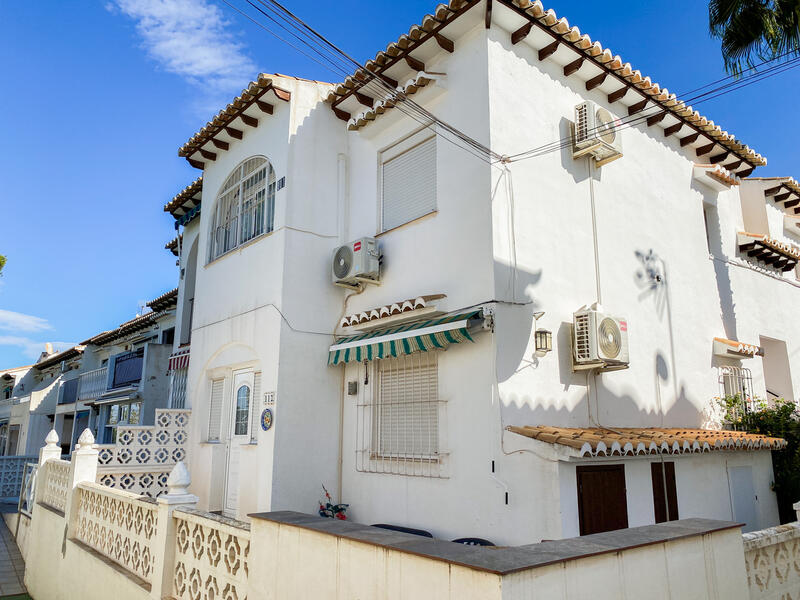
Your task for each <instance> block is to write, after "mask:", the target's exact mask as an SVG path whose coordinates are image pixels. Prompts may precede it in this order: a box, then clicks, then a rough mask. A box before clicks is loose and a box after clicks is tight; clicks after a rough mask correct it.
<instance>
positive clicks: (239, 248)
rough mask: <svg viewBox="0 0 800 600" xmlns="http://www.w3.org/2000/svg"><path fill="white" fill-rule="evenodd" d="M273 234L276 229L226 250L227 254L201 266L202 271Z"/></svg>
mask: <svg viewBox="0 0 800 600" xmlns="http://www.w3.org/2000/svg"><path fill="white" fill-rule="evenodd" d="M275 232H276V229H273V230H272V231H267V232H266V233H262V234H260V235H257V236H256V237H254V238H251V239H249V240H247V241H246V242H245V243H244V244H239V245H238V246H236V247H235V248H231V249H230V250H228V251H227V252H224V253H223V254H220V255H219V256H217V257H216V258H214V259H213V260H210V261H208V262H207V263H206V264H205V265H203V268H204V269H207V268H208V267H210V266H211V265H213V264H215V263H217V262H219V261H221V260H222V259H224V258H228V257H229V256H233V255H234V254H238V253H239V252H241V251H242V250H244V249H245V248H247V247H248V246H252V245H253V244H255V243H256V242H260V241H261V240H263V239H264V238H268V237H270V236H271V235H273V234H274V233H275Z"/></svg>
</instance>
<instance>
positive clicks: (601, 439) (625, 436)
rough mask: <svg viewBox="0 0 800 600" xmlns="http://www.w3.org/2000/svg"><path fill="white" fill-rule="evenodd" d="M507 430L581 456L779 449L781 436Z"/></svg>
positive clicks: (695, 431)
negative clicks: (561, 447)
mask: <svg viewBox="0 0 800 600" xmlns="http://www.w3.org/2000/svg"><path fill="white" fill-rule="evenodd" d="M507 429H508V431H511V432H513V433H517V434H519V435H524V436H525V437H529V438H531V439H534V440H539V441H541V442H547V443H549V444H558V445H560V446H566V447H568V448H572V449H573V450H575V451H576V453H577V454H578V456H581V457H584V456H614V455H618V456H625V455H631V456H633V455H637V454H661V453H664V454H688V453H692V452H709V451H711V450H762V449H766V450H778V449H781V448H785V447H786V441H785V440H783V439H781V438H771V437H767V436H763V435H758V434H755V433H747V432H744V431H726V430H719V431H717V430H712V429H681V428H660V427H615V428H613V429H612V428H607V429H605V428H599V427H551V426H548V425H536V426H525V427H507Z"/></svg>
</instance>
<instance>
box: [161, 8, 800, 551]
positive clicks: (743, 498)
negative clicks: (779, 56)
mask: <svg viewBox="0 0 800 600" xmlns="http://www.w3.org/2000/svg"><path fill="white" fill-rule="evenodd" d="M378 80H380V82H382V83H379V81H378ZM392 90H394V91H392ZM431 115H435V118H436V119H435V121H433V122H432V121H430V120H428V119H430V116H431ZM452 128H455V129H457V130H460V131H461V132H464V133H465V134H466V135H468V136H469V137H470V138H472V139H473V140H475V141H476V142H477V146H478V147H479V149H478V150H475V147H474V146H470V147H469V148H465V146H466V142H464V141H463V140H460V141H459V140H457V139H456V138H455V137H454V136H453V135H452ZM480 147H483V148H490V149H491V153H484V151H483V150H481V149H480ZM179 153H180V155H181V156H184V157H186V158H187V160H188V161H189V162H190V163H191V164H192V165H193V166H195V167H197V168H198V169H202V171H203V173H202V178H201V179H198V180H197V181H195V182H194V183H193V184H191V185H190V186H189V187H187V188H186V190H184V191H183V192H181V193H180V194H178V195H177V196H176V197H175V199H173V201H171V202H170V203H169V204H167V206H166V207H165V210H166V211H168V212H170V213H171V214H172V215H173V216H174V217H175V218H176V219H177V221H176V228H177V229H181V228H182V231H179V236H178V237H177V238H176V239H175V240H174V241H173V242H171V243H170V244H168V247H170V249H174V251H175V252H176V254H178V255H179V265H180V272H181V282H180V287H179V292H178V308H177V315H176V334H175V339H176V342H175V353H174V355H173V359H174V360H176V362H177V361H178V359H180V364H176V365H175V366H176V367H180V368H184V367H185V365H186V361H185V357H186V356H187V355H190V357H191V360H189V361H188V370H187V371H186V374H185V386H186V387H185V389H186V395H185V402H186V404H187V405H188V406H191V408H192V410H193V416H192V434H191V441H192V448H191V451H190V457H191V465H190V470H191V472H192V482H193V483H192V485H193V492H194V493H195V494H197V495H198V496H199V497H200V499H201V500H200V508H203V509H207V510H213V511H223V512H224V513H225V514H228V515H231V516H238V517H244V516H245V515H247V514H248V513H252V512H255V511H266V510H282V509H292V510H299V511H304V512H315V510H316V509H317V501H318V500H319V498H320V496H321V485H323V484H324V485H325V486H326V487H327V488H328V489H329V490H331V492H332V495H333V496H334V497H335V499H338V500H341V501H343V502H347V503H350V508H349V511H348V515H349V518H351V519H354V520H356V521H358V522H363V523H387V524H392V525H399V526H404V527H410V528H417V529H422V530H426V531H428V532H430V533H431V534H433V535H435V536H436V537H440V538H447V539H454V538H465V537H470V538H481V539H484V540H489V541H491V542H494V543H496V544H522V543H531V542H535V541H539V540H542V539H554V538H564V537H571V536H575V535H579V534H585V533H592V532H599V531H607V530H610V529H618V528H624V527H633V526H637V525H642V524H649V523H653V522H661V521H665V520H673V519H676V518H687V517H709V518H716V519H728V520H736V521H740V522H744V523H746V529H760V528H763V527H767V526H770V525H774V524H776V523H777V522H778V519H779V517H778V507H777V503H776V498H775V494H774V493H773V492H772V490H771V484H772V481H773V473H772V464H771V458H770V450H771V449H773V448H775V449H777V448H780V447H781V446H782V445H783V442H782V441H781V440H775V439H768V438H761V437H759V436H755V435H750V434H746V433H741V432H733V431H727V430H724V429H721V422H720V411H719V410H718V406H717V405H716V404H715V402H714V400H713V398H714V397H717V396H724V395H733V394H737V393H738V394H740V395H742V396H743V397H744V398H746V399H748V400H752V399H754V398H755V397H762V398H765V399H769V398H773V397H783V398H786V399H790V400H797V395H798V393H800V369H799V368H798V367H797V359H796V358H797V351H798V350H797V344H798V343H800V324H798V321H797V319H795V318H793V309H794V307H796V306H797V303H798V300H800V289H798V288H799V287H800V282H798V279H797V275H798V271H797V262H798V258H800V250H798V245H797V243H798V242H799V241H800V227H798V222H799V221H798V219H797V215H798V211H800V186H798V185H797V183H796V182H795V181H794V180H793V179H791V178H788V177H787V178H771V179H757V178H751V177H750V175H751V174H752V173H753V171H754V169H755V168H756V167H758V166H761V165H764V164H766V160H765V159H764V158H763V157H762V156H761V155H759V154H757V153H756V152H754V151H753V150H751V149H749V148H748V147H747V146H745V145H744V144H743V143H741V142H740V141H738V140H737V139H736V138H735V137H733V136H732V135H730V134H728V133H727V132H725V131H723V130H722V129H721V128H720V127H718V126H716V125H715V124H714V123H713V122H711V121H709V120H708V119H707V118H705V117H703V116H701V115H700V114H699V113H697V112H696V111H694V110H693V109H692V108H691V107H689V106H686V105H685V104H684V103H683V102H681V101H680V99H678V98H676V97H675V96H674V95H673V94H670V93H669V92H668V91H667V90H666V89H664V88H661V87H660V86H659V85H658V84H656V83H654V82H652V81H651V80H650V79H649V78H648V77H645V76H643V75H642V74H641V73H640V72H639V71H636V70H634V69H633V68H632V67H631V66H630V65H629V64H628V63H624V62H623V61H622V60H621V59H620V58H619V57H618V56H615V55H614V54H613V53H612V52H611V51H610V50H608V49H607V48H604V47H603V46H602V45H601V44H600V43H599V42H595V41H593V40H591V39H590V38H589V36H588V35H585V34H582V33H581V32H580V31H579V30H578V29H577V28H576V27H572V26H570V25H569V23H568V22H567V21H566V19H559V18H558V17H557V16H556V15H555V13H554V12H553V11H552V10H548V11H546V10H544V8H543V7H542V5H541V4H540V3H539V2H529V1H528V0H450V2H449V4H447V5H439V6H438V7H437V8H436V12H435V13H434V14H431V15H426V16H425V17H424V18H423V19H422V21H421V23H420V24H419V25H414V26H413V27H412V28H411V29H410V30H409V32H408V34H405V35H402V36H401V37H400V38H399V39H398V40H397V41H396V42H393V43H391V44H389V46H387V49H386V50H385V51H382V52H379V53H378V54H377V56H376V57H375V59H374V60H371V61H369V62H368V63H367V65H366V69H361V70H359V71H358V72H357V73H354V74H353V76H351V77H349V78H347V80H346V81H344V82H343V83H341V84H338V85H329V84H324V83H320V82H316V81H308V80H303V79H299V78H295V77H289V76H284V75H261V76H259V78H258V81H256V82H253V83H251V84H250V86H249V87H248V88H247V89H246V90H245V91H244V92H243V93H242V95H241V96H239V97H238V98H236V99H235V100H234V101H233V102H232V103H231V104H230V105H229V106H228V107H227V108H226V109H225V110H223V111H222V112H220V113H219V114H218V115H217V116H215V117H214V118H213V119H212V120H211V121H210V122H209V123H208V124H207V125H206V126H205V127H204V128H203V129H201V130H200V131H199V132H198V133H197V134H196V135H195V136H193V137H192V138H191V139H190V140H189V141H188V142H187V143H186V144H185V145H184V146H183V147H182V148H181V149H180V152H179ZM487 158H488V160H487ZM203 198H204V200H205V203H204V205H203V204H202V202H201V201H202V200H203ZM201 207H202V210H201ZM189 344H190V346H189ZM181 357H184V358H181ZM181 377H183V375H181ZM174 382H175V378H174V377H173V384H174ZM180 385H183V383H181V384H180Z"/></svg>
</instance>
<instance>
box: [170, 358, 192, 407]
mask: <svg viewBox="0 0 800 600" xmlns="http://www.w3.org/2000/svg"><path fill="white" fill-rule="evenodd" d="M188 373H189V369H188V368H184V369H175V370H174V371H172V378H171V380H170V389H169V407H170V408H185V407H186V376H187V375H188Z"/></svg>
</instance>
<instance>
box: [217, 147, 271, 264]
mask: <svg viewBox="0 0 800 600" xmlns="http://www.w3.org/2000/svg"><path fill="white" fill-rule="evenodd" d="M274 219H275V171H274V170H273V169H272V165H271V164H270V163H269V161H268V160H267V159H266V158H264V157H263V156H255V157H253V158H248V159H247V160H246V161H244V162H243V163H241V164H240V165H239V166H238V167H236V168H235V169H234V170H233V172H232V173H231V174H230V175H229V176H228V179H226V180H225V183H224V184H223V186H222V190H221V191H220V193H219V195H218V196H217V201H216V203H215V204H214V214H213V217H212V220H211V234H210V239H209V253H208V260H209V261H212V260H214V259H215V258H217V257H219V256H222V255H223V254H225V253H226V252H230V251H231V250H233V249H234V248H236V247H237V246H239V245H241V244H244V243H245V242H247V241H248V240H251V239H253V238H254V237H256V236H259V235H261V234H263V233H269V232H270V231H272V229H273V226H274Z"/></svg>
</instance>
